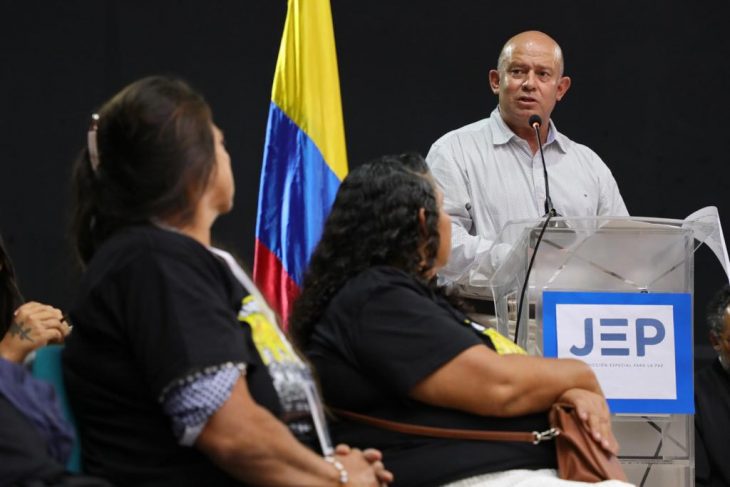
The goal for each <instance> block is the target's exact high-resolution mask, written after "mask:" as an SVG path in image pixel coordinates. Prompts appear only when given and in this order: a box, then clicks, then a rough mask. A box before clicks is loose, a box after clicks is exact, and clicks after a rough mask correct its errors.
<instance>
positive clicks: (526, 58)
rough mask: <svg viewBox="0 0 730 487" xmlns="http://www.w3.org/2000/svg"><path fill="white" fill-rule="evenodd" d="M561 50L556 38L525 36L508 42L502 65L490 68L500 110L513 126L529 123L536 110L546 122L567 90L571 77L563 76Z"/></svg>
mask: <svg viewBox="0 0 730 487" xmlns="http://www.w3.org/2000/svg"><path fill="white" fill-rule="evenodd" d="M559 53H560V51H559V48H558V46H557V45H556V44H555V43H554V42H551V41H550V40H548V39H544V38H540V37H536V38H531V37H529V36H526V37H525V38H519V39H515V40H514V42H512V43H511V44H510V45H508V46H507V47H506V48H505V50H504V51H503V56H502V62H501V63H500V66H499V69H498V70H492V71H490V72H489V82H490V85H491V88H492V91H493V92H494V94H496V95H499V109H500V114H501V115H502V118H503V119H504V121H505V122H506V123H507V125H509V126H510V128H512V130H515V131H517V130H519V129H524V128H526V127H528V120H529V118H530V116H531V115H533V114H537V115H540V117H541V118H542V121H543V124H547V122H548V120H549V119H550V114H551V113H552V111H553V108H555V103H557V102H558V101H559V100H560V99H562V98H563V96H564V95H565V93H566V92H567V91H568V88H569V87H570V78H568V77H567V76H562V72H561V71H562V60H561V57H560V54H559Z"/></svg>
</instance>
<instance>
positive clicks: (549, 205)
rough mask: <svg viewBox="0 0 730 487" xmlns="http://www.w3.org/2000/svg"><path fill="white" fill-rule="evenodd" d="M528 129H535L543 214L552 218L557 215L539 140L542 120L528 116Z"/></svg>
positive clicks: (535, 115) (534, 115) (537, 116)
mask: <svg viewBox="0 0 730 487" xmlns="http://www.w3.org/2000/svg"><path fill="white" fill-rule="evenodd" d="M527 123H529V124H530V127H532V128H533V129H535V136H536V137H537V146H538V147H539V148H540V158H541V159H542V174H543V177H544V178H545V214H546V215H547V214H548V213H551V214H552V215H553V216H555V215H556V214H557V212H556V211H555V208H553V200H552V199H550V186H549V184H548V173H547V166H546V165H545V154H543V152H542V140H540V126H541V125H542V118H540V115H538V114H537V113H535V114H533V115H530V119H529V120H528V121H527Z"/></svg>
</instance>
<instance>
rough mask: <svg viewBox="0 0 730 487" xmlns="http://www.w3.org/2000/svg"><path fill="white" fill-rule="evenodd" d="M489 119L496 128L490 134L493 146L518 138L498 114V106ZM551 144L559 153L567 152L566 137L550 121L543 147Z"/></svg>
mask: <svg viewBox="0 0 730 487" xmlns="http://www.w3.org/2000/svg"><path fill="white" fill-rule="evenodd" d="M490 117H491V118H492V119H494V121H495V126H496V130H494V131H493V133H492V139H493V141H494V144H495V145H502V144H506V143H507V142H509V141H510V140H512V139H513V138H519V137H517V134H515V133H514V132H512V129H511V128H509V127H508V126H507V124H506V123H505V121H504V120H503V119H502V115H501V114H500V113H499V106H498V107H497V108H495V109H494V110H493V111H492V114H491V115H490ZM553 142H555V144H556V145H557V146H558V149H560V152H563V153H566V152H567V141H566V137H565V136H564V135H563V134H561V133H560V132H558V129H557V127H556V126H555V123H553V120H552V119H550V127H549V128H548V136H547V141H545V145H546V146H549V145H550V144H552V143H553Z"/></svg>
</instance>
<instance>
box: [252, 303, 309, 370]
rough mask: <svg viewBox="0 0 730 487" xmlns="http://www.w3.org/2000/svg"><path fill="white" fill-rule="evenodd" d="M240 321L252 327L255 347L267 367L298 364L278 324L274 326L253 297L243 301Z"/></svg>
mask: <svg viewBox="0 0 730 487" xmlns="http://www.w3.org/2000/svg"><path fill="white" fill-rule="evenodd" d="M238 321H242V322H245V323H248V325H249V326H250V327H251V335H252V336H253V342H254V345H256V349H257V350H258V351H259V354H261V358H262V359H263V362H264V364H265V365H266V366H269V365H270V364H271V362H277V363H283V362H293V363H297V362H298V360H297V357H296V356H295V355H294V353H293V352H292V350H291V347H289V346H288V344H287V343H285V342H284V340H283V338H282V335H281V332H280V331H279V330H278V328H277V326H276V324H272V323H271V322H270V321H269V320H268V319H267V318H266V316H265V315H264V314H263V313H262V312H261V309H260V308H259V305H258V303H257V302H256V300H255V299H254V297H253V296H246V297H245V298H243V300H242V301H241V309H240V311H239V312H238Z"/></svg>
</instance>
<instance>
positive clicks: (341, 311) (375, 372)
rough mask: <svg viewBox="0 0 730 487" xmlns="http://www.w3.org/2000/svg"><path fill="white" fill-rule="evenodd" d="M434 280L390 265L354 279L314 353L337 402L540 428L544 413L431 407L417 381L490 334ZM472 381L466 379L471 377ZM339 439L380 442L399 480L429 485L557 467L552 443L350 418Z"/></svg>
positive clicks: (472, 425) (333, 305) (436, 420)
mask: <svg viewBox="0 0 730 487" xmlns="http://www.w3.org/2000/svg"><path fill="white" fill-rule="evenodd" d="M466 323H467V320H466V316H465V315H463V314H462V313H461V312H459V311H457V310H456V309H454V308H453V307H451V306H450V305H449V303H448V302H447V301H446V300H445V299H443V298H442V297H440V296H439V295H437V294H436V293H434V292H433V291H432V290H431V289H430V288H429V287H427V286H425V285H423V284H421V283H419V282H418V281H417V280H415V279H414V278H412V277H411V276H409V275H408V274H406V273H404V272H402V271H400V270H398V269H395V268H392V267H374V268H371V269H369V270H367V271H365V272H363V273H361V274H360V275H358V276H356V277H355V278H353V279H351V280H350V281H349V282H348V283H347V284H346V285H345V286H344V287H343V288H342V289H341V290H340V292H339V293H338V294H336V295H335V297H334V298H333V299H332V301H331V302H330V304H329V306H328V308H327V310H326V312H325V314H324V316H323V317H322V319H321V320H320V322H319V323H318V324H317V326H316V327H315V330H314V333H313V335H312V341H311V345H310V347H309V349H308V350H307V351H306V354H307V356H308V357H309V358H310V360H311V361H312V362H313V364H314V366H315V368H316V370H317V375H318V376H319V379H320V383H321V386H322V390H323V395H324V400H325V403H327V404H328V405H330V406H333V407H336V408H341V409H347V410H350V411H355V412H361V413H364V414H368V415H371V416H376V417H381V418H385V419H391V420H395V421H401V422H407V423H412V424H422V425H428V426H438V427H447V428H467V429H481V430H511V431H533V430H540V431H542V430H545V429H547V415H546V414H536V415H529V416H523V417H518V418H507V419H505V418H491V417H484V416H477V415H473V414H468V413H464V412H460V411H456V410H452V409H445V408H438V407H434V406H429V405H426V404H423V403H420V402H418V401H415V400H413V399H411V398H409V396H408V395H409V393H410V391H411V389H412V388H413V387H414V386H415V385H416V384H418V383H419V382H420V381H421V380H423V379H425V378H426V377H427V376H429V375H430V374H431V373H433V372H435V371H436V370H438V369H439V368H440V367H441V366H443V365H444V364H445V363H446V362H448V361H449V360H451V359H453V358H454V357H455V356H456V355H458V354H459V353H461V352H463V351H464V350H466V349H467V348H470V347H472V346H474V345H477V344H481V343H484V344H486V345H487V346H490V347H491V348H493V347H492V344H491V342H490V340H489V339H488V338H487V337H486V336H483V335H480V334H478V333H477V332H475V331H474V330H473V329H472V328H471V327H470V326H468V324H466ZM465 380H468V379H465ZM332 428H333V434H334V436H335V440H336V441H338V442H345V443H350V444H353V445H356V446H360V447H375V448H380V449H382V450H383V453H384V457H385V458H384V460H385V464H386V466H387V467H388V468H389V469H390V470H392V471H393V473H394V474H395V478H396V482H395V484H394V486H396V487H407V486H419V487H425V486H431V485H441V484H444V483H448V482H453V481H455V480H458V479H462V478H466V477H470V476H473V475H478V474H482V473H488V472H495V471H503V470H510V469H515V468H528V469H537V468H555V450H554V446H553V445H552V442H547V443H543V444H540V445H537V446H536V445H532V444H529V443H513V442H487V441H461V440H449V439H436V438H427V437H422V436H412V435H403V434H400V433H395V432H391V431H387V430H384V429H378V428H374V427H371V426H367V425H364V424H361V423H357V422H352V421H348V420H340V421H337V422H334V423H333V424H332Z"/></svg>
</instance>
